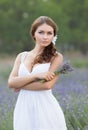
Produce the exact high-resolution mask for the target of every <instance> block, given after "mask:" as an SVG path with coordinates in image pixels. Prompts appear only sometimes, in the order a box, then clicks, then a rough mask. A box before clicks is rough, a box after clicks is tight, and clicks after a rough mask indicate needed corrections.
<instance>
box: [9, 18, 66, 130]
mask: <svg viewBox="0 0 88 130" xmlns="http://www.w3.org/2000/svg"><path fill="white" fill-rule="evenodd" d="M56 33H57V25H56V23H55V22H54V21H53V20H52V19H51V18H49V17H47V16H41V17H39V18H37V19H36V20H35V21H34V22H33V24H32V26H31V35H32V37H33V39H34V41H35V47H34V49H33V50H31V51H26V52H22V53H20V54H18V56H17V58H16V60H15V63H14V67H13V69H12V72H11V74H10V76H9V79H8V85H9V87H10V88H14V89H15V91H19V95H18V99H17V103H16V106H15V110H14V130H67V128H66V123H65V118H64V114H63V112H62V109H61V107H60V106H59V103H58V102H57V100H56V98H55V97H54V96H53V94H52V87H54V85H55V83H56V81H57V80H58V76H56V75H55V74H54V71H55V70H56V69H57V68H58V67H60V66H61V64H62V62H63V56H62V54H60V53H59V52H57V51H56V48H55V45H54V44H53V39H54V37H55V36H56ZM37 79H46V80H47V82H44V83H41V82H40V81H39V80H37Z"/></svg>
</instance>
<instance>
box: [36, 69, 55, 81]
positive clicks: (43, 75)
mask: <svg viewBox="0 0 88 130" xmlns="http://www.w3.org/2000/svg"><path fill="white" fill-rule="evenodd" d="M54 76H55V74H54V73H53V72H50V71H48V72H44V73H39V74H36V77H37V78H38V79H45V80H47V81H49V80H52V79H53V78H54Z"/></svg>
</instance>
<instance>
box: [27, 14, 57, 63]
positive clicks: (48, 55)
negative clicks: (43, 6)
mask: <svg viewBox="0 0 88 130" xmlns="http://www.w3.org/2000/svg"><path fill="white" fill-rule="evenodd" d="M44 23H46V24H47V25H49V26H51V27H52V28H53V30H54V36H55V35H56V33H57V29H58V28H57V25H56V23H55V22H54V21H53V20H52V19H51V18H49V17H47V16H40V17H39V18H37V19H36V20H35V21H34V22H33V24H32V26H31V31H30V33H31V35H32V37H33V39H34V40H35V38H34V34H35V31H36V30H37V28H38V27H39V26H40V25H42V24H44ZM55 55H56V48H55V46H54V44H53V43H52V42H51V44H50V45H49V46H47V47H45V48H44V50H43V52H42V54H40V55H38V56H37V57H36V59H35V60H34V64H36V63H42V62H50V61H51V59H52V57H53V56H55Z"/></svg>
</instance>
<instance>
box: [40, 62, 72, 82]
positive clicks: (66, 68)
mask: <svg viewBox="0 0 88 130" xmlns="http://www.w3.org/2000/svg"><path fill="white" fill-rule="evenodd" d="M71 71H73V67H72V66H71V64H70V63H69V62H65V63H64V64H63V65H62V66H61V67H60V68H59V69H58V70H56V71H55V72H54V74H55V75H58V74H67V73H68V72H71ZM40 82H42V83H44V82H46V80H45V79H41V80H40Z"/></svg>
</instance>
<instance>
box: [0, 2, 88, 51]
mask: <svg viewBox="0 0 88 130" xmlns="http://www.w3.org/2000/svg"><path fill="white" fill-rule="evenodd" d="M87 12H88V0H63V1H62V0H36V1H35V0H15V1H13V0H9V1H8V0H0V52H6V53H17V52H20V51H22V50H30V49H32V48H33V46H34V43H33V40H32V38H31V36H30V35H29V30H30V27H31V24H32V22H33V21H34V20H35V18H37V17H39V16H40V15H47V16H49V17H51V18H52V19H53V20H54V21H55V22H56V23H57V25H58V26H59V32H58V40H57V43H58V44H57V47H58V48H59V49H61V50H63V51H65V50H66V51H67V50H71V49H72V50H80V51H81V52H82V53H83V54H86V53H87V50H88V29H87V27H88V17H87ZM28 48H29V49H28Z"/></svg>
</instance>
